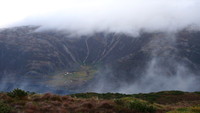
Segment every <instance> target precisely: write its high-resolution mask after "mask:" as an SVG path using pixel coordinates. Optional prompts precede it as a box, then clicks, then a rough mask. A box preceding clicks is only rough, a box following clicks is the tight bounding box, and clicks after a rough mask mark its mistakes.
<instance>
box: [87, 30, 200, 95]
mask: <svg viewBox="0 0 200 113" xmlns="http://www.w3.org/2000/svg"><path fill="white" fill-rule="evenodd" d="M176 43H177V40H176V37H175V35H173V34H166V35H165V36H160V37H157V38H155V39H153V40H152V41H151V42H150V43H149V45H150V46H153V47H154V48H153V49H151V50H149V51H150V56H151V59H150V60H148V61H147V64H146V66H145V67H144V68H143V67H142V66H141V69H142V72H139V73H138V71H136V73H131V74H129V75H127V73H126V72H124V71H122V72H120V75H118V74H119V73H117V75H116V72H115V71H118V70H116V69H113V68H112V67H110V66H105V67H104V68H102V69H100V70H99V72H98V74H97V75H96V79H94V81H93V82H92V83H91V84H90V85H89V86H88V88H87V90H88V91H91V92H99V93H105V92H118V93H126V94H127V93H128V94H132V93H149V92H158V91H165V90H181V91H199V90H200V87H199V83H200V76H199V72H198V73H195V72H194V71H193V70H192V68H190V66H189V65H190V62H188V61H187V60H186V59H184V58H181V56H179V55H178V54H179V53H178V52H179V51H178V50H177V49H176V48H174V45H175V44H176ZM137 60H139V59H137ZM143 62H145V61H143ZM132 70H137V68H132ZM118 72H119V71H118ZM133 72H134V71H133Z"/></svg>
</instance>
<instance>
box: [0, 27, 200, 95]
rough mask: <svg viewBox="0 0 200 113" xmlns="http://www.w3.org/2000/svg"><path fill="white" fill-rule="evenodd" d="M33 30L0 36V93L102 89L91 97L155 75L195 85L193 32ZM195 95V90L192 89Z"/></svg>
mask: <svg viewBox="0 0 200 113" xmlns="http://www.w3.org/2000/svg"><path fill="white" fill-rule="evenodd" d="M38 28H39V27H38V26H21V27H13V28H5V29H1V30H0V76H1V78H0V79H1V81H3V82H1V84H2V85H1V89H2V90H6V89H12V88H13V87H23V88H26V86H25V85H27V84H28V85H30V84H31V85H36V84H41V83H42V84H43V85H44V84H45V85H46V87H45V88H47V87H49V86H51V87H54V88H55V87H56V88H58V87H60V88H58V89H63V88H64V89H78V90H80V89H82V90H87V91H90V90H92V91H94V90H93V89H94V88H95V89H99V87H100V86H101V85H102V83H103V84H104V86H103V87H104V88H103V90H96V91H97V92H98V91H100V92H101V91H102V92H104V91H105V92H107V91H116V92H119V90H117V89H118V88H119V87H121V86H124V83H126V85H127V86H130V85H131V84H132V83H133V82H135V81H139V80H140V79H143V78H145V79H147V80H151V79H152V78H154V77H155V78H159V77H158V76H157V75H159V76H166V77H171V76H177V75H181V76H183V77H184V76H187V77H185V78H186V79H187V80H189V79H190V76H192V77H193V76H194V77H195V79H196V80H197V82H198V81H199V68H200V60H199V58H200V45H199V43H200V32H199V31H191V30H183V31H179V32H178V33H173V34H172V33H170V34H169V33H143V32H141V34H140V35H139V36H137V37H136V36H135V37H134V36H129V35H125V34H116V33H103V32H102V33H94V34H92V35H88V36H76V35H73V34H71V33H67V32H65V31H56V30H49V31H38ZM149 74H150V75H149ZM72 75H74V76H72ZM152 75H154V76H152ZM155 75H156V76H155ZM65 76H67V77H65ZM150 76H152V78H149V77H150ZM64 79H65V80H64ZM27 80H28V83H27ZM25 81H26V83H24V84H25V85H24V84H22V82H25ZM140 82H141V83H143V81H140ZM122 83H123V85H122ZM8 84H12V85H11V86H10V87H8V86H7V85H8ZM13 84H14V85H13ZM16 84H17V85H16ZM145 84H146V81H145ZM147 84H148V83H147ZM105 85H107V86H109V87H106V86H105ZM157 85H159V84H157ZM5 86H7V87H5ZM37 87H38V86H37V85H36V87H35V89H37ZM83 87H84V88H83ZM28 89H30V88H28ZM35 89H33V90H35ZM41 89H42V90H44V88H41ZM101 89H102V88H101ZM183 89H184V88H183ZM197 89H200V88H199V87H198V86H196V87H195V90H197ZM186 90H187V89H186ZM147 91H149V90H147ZM122 92H123V91H122Z"/></svg>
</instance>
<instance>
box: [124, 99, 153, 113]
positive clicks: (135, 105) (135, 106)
mask: <svg viewBox="0 0 200 113" xmlns="http://www.w3.org/2000/svg"><path fill="white" fill-rule="evenodd" d="M127 107H128V108H129V109H131V110H137V111H140V112H144V113H146V112H148V113H154V112H155V111H156V108H155V107H154V106H152V105H150V104H148V103H146V102H141V101H138V100H134V101H131V102H129V103H127Z"/></svg>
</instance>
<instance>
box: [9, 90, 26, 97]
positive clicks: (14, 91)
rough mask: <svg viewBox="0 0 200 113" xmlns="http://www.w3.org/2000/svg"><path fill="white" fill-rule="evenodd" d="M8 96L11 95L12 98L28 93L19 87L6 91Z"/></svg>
mask: <svg viewBox="0 0 200 113" xmlns="http://www.w3.org/2000/svg"><path fill="white" fill-rule="evenodd" d="M7 95H8V96H10V97H13V98H22V97H25V96H27V95H28V93H27V92H26V91H24V90H21V89H18V88H17V89H14V90H13V91H11V92H8V93H7Z"/></svg>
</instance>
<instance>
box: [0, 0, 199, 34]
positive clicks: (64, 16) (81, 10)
mask: <svg viewBox="0 0 200 113" xmlns="http://www.w3.org/2000/svg"><path fill="white" fill-rule="evenodd" d="M5 1H6V2H5V3H4V4H1V5H0V7H1V9H0V14H1V17H2V18H1V19H0V25H1V26H8V25H11V26H16V25H41V26H42V28H41V29H57V30H67V31H69V32H73V33H78V34H91V33H93V32H102V31H107V32H118V33H127V34H133V35H137V34H138V33H139V32H140V31H141V30H144V31H147V32H155V31H173V32H174V31H177V30H181V29H183V28H185V27H188V26H191V25H192V26H195V27H197V28H199V26H200V1H199V0H18V1H13V0H5ZM13 22H14V24H11V23H13Z"/></svg>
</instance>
